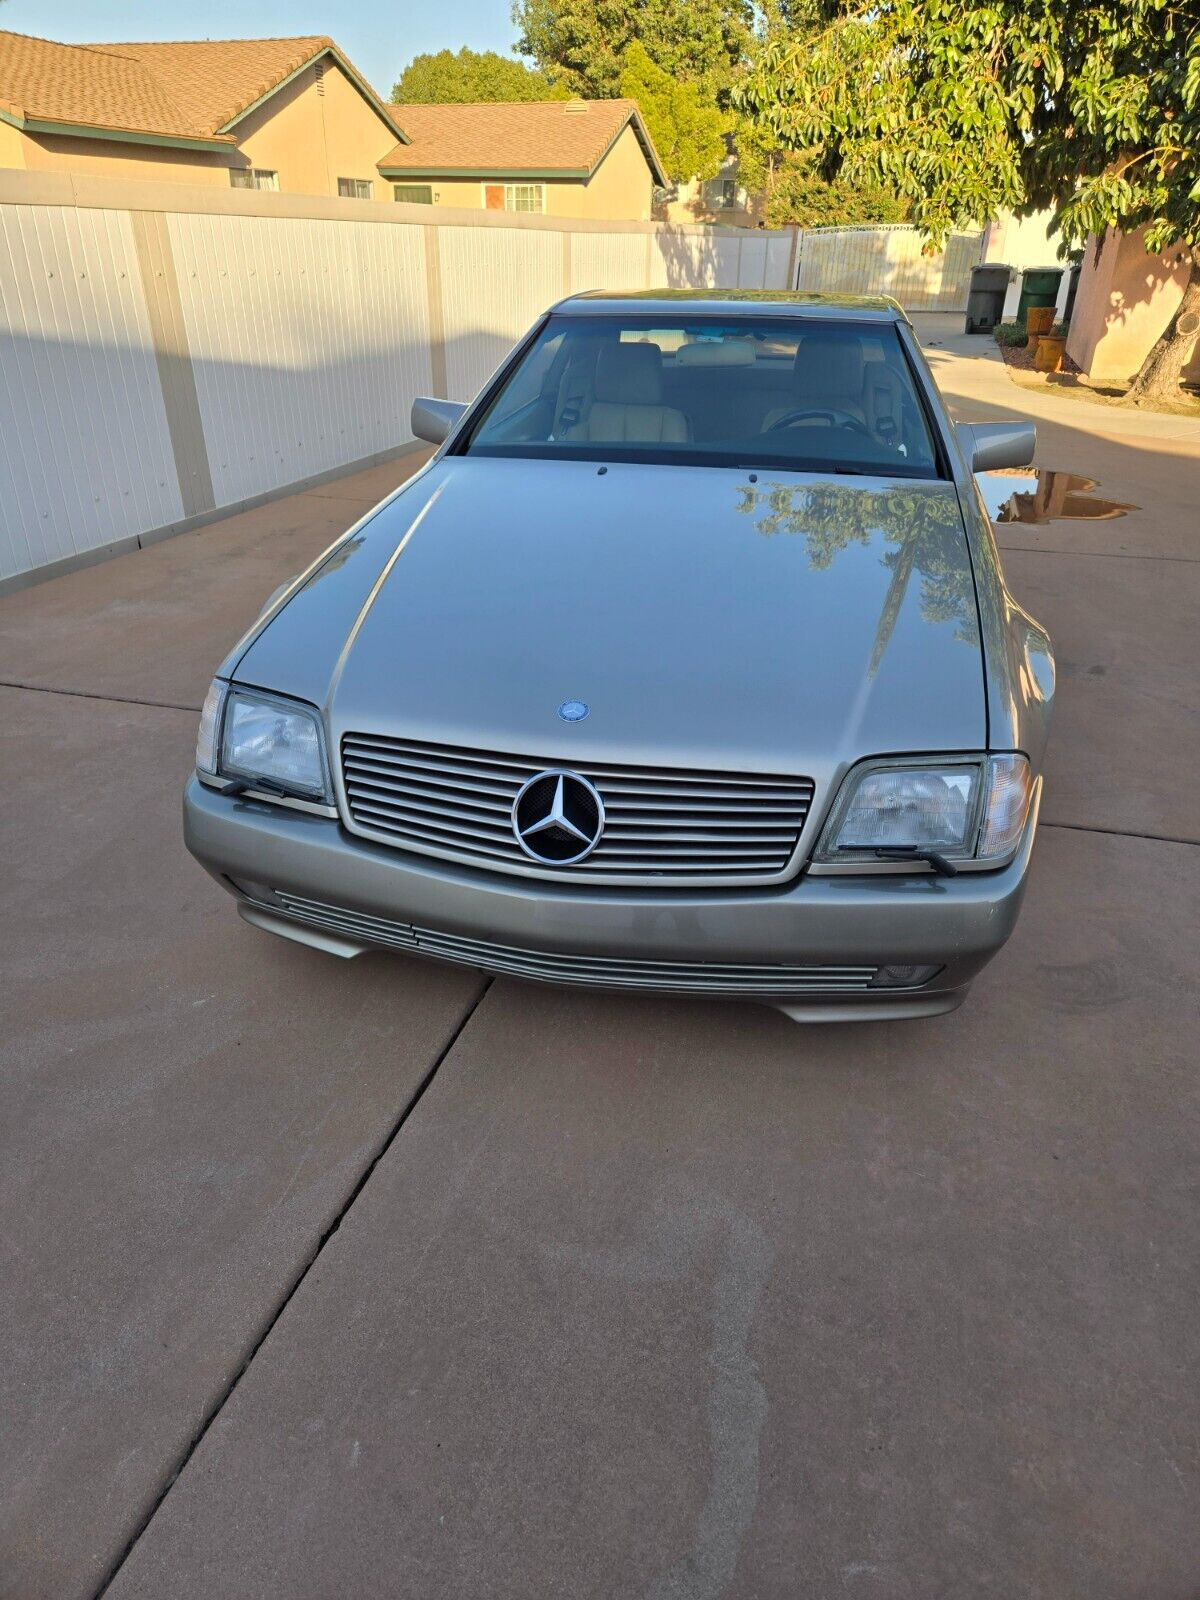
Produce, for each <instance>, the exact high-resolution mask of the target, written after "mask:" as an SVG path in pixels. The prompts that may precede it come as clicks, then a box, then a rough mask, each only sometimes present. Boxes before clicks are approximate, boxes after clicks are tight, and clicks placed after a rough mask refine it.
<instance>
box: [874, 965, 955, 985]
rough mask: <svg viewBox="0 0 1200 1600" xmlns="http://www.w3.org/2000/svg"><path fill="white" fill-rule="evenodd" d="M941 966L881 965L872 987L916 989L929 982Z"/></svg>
mask: <svg viewBox="0 0 1200 1600" xmlns="http://www.w3.org/2000/svg"><path fill="white" fill-rule="evenodd" d="M941 970H942V969H941V967H880V969H879V971H878V972H877V973H876V974H875V976H874V977H873V978H872V979H871V988H872V989H915V988H916V987H917V985H918V984H922V983H928V982H929V980H930V978H932V977H933V975H934V973H935V972H940V971H941Z"/></svg>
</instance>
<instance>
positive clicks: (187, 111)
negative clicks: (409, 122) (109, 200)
mask: <svg viewBox="0 0 1200 1600" xmlns="http://www.w3.org/2000/svg"><path fill="white" fill-rule="evenodd" d="M406 137H407V136H406V134H405V132H404V129H403V128H402V127H401V126H400V124H399V123H398V122H397V121H396V120H395V117H394V115H393V113H392V111H391V110H390V109H389V107H388V106H387V105H386V104H385V103H384V102H383V101H382V100H381V99H380V98H379V96H378V95H377V94H376V93H375V91H374V90H373V89H372V88H371V86H370V84H368V83H367V82H366V80H365V79H364V78H363V77H362V76H361V75H360V74H359V73H358V72H357V71H356V70H355V68H354V67H353V66H352V64H351V63H350V62H349V61H348V60H347V59H346V57H345V56H344V55H343V54H342V53H341V51H340V50H339V49H338V48H337V46H336V45H335V44H334V42H333V40H332V39H329V38H325V37H316V36H314V37H305V38H296V39H229V40H203V41H199V42H196V43H156V44H85V45H79V44H58V43H56V42H54V41H53V40H50V39H38V38H33V37H31V36H30V35H28V34H20V33H6V32H2V31H0V167H17V168H25V169H28V170H32V171H55V170H68V171H75V172H87V173H99V174H104V175H106V176H115V177H127V178H142V179H146V178H150V179H156V180H159V181H163V180H166V181H175V182H182V183H199V184H222V185H224V186H226V187H229V186H230V185H232V186H233V187H234V188H244V189H272V190H279V191H281V192H284V193H292V194H310V195H312V194H316V195H342V196H343V197H348V198H351V199H372V198H374V199H380V200H389V201H390V200H391V198H392V196H391V191H390V188H389V186H388V185H387V184H386V183H385V182H384V181H383V180H382V179H381V177H380V175H379V171H378V162H379V158H380V156H381V155H383V154H384V153H385V152H386V151H387V150H389V149H391V148H392V147H393V146H395V145H397V144H399V146H400V147H401V148H403V145H404V141H405V139H406Z"/></svg>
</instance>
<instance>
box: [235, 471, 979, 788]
mask: <svg viewBox="0 0 1200 1600" xmlns="http://www.w3.org/2000/svg"><path fill="white" fill-rule="evenodd" d="M236 676H237V678H238V679H240V680H241V681H244V682H248V683H253V684H257V685H258V686H260V687H262V688H267V689H274V690H277V691H279V692H283V693H287V694H292V695H295V696H297V697H298V698H301V699H305V700H309V701H312V702H314V703H316V704H318V705H321V706H323V707H324V708H325V711H326V714H327V717H328V722H329V731H330V734H331V738H332V740H333V744H334V747H335V748H336V745H337V741H338V740H339V739H340V736H341V734H342V733H344V732H347V731H354V730H358V731H373V732H380V733H391V734H395V735H398V736H403V737H405V738H410V739H419V740H430V741H433V742H436V743H450V744H463V745H471V746H475V747H479V748H485V749H489V750H497V751H504V752H510V753H513V754H524V755H528V756H532V757H535V758H546V759H547V760H593V761H595V760H608V761H614V760H616V761H621V760H627V761H631V762H651V763H654V764H657V765H671V766H676V765H677V766H691V767H709V768H714V769H721V768H732V769H735V770H745V771H760V772H791V773H797V774H799V773H805V774H808V775H811V776H813V777H818V776H820V775H823V774H828V773H830V772H831V771H832V770H833V769H835V768H837V767H839V766H842V765H844V764H845V763H846V762H848V761H853V760H855V759H858V758H860V757H862V756H865V755H874V754H878V753H885V752H886V753H893V752H904V751H940V750H961V749H979V748H982V747H983V746H984V745H985V743H986V737H987V725H986V707H985V699H984V680H983V671H982V663H981V655H980V646H979V630H978V618H977V612H976V604H975V591H974V584H973V581H972V573H971V562H970V557H969V553H968V549H967V542H966V536H965V533H964V530H963V523H962V516H961V511H960V508H959V504H958V500H957V496H956V493H955V490H954V486H953V485H952V484H949V483H943V482H924V481H917V480H907V479H906V480H895V479H879V478H860V477H855V478H849V477H834V478H830V479H822V478H820V477H817V476H810V475H805V476H799V475H787V476H786V477H782V476H781V477H779V478H777V479H772V478H768V477H766V476H759V478H758V480H757V481H754V480H753V479H752V478H751V477H750V475H749V474H748V473H746V472H738V471H730V470H726V469H719V468H677V467H669V466H643V465H629V464H623V463H622V464H613V465H611V466H609V467H607V468H597V466H596V465H595V464H592V463H587V462H578V461H572V462H553V461H517V460H511V459H477V458H454V457H449V458H444V459H443V460H441V461H439V462H435V463H434V464H433V465H432V466H431V467H430V468H429V469H428V470H427V471H425V472H424V473H422V474H421V476H420V477H419V478H418V479H417V480H415V481H414V482H413V483H411V484H410V485H409V486H408V487H407V488H405V489H404V490H402V491H401V492H400V493H399V494H397V495H395V496H393V498H392V499H391V500H390V501H387V502H385V503H384V505H383V506H382V507H381V508H380V509H379V510H378V512H377V513H376V514H375V515H374V517H373V518H372V519H371V520H370V521H369V522H368V523H367V524H366V525H365V526H364V527H362V528H360V529H359V530H358V531H357V532H356V533H355V534H353V535H352V536H351V537H350V539H348V540H346V541H344V542H343V543H342V544H341V545H339V546H338V547H337V548H336V549H335V550H334V551H333V553H332V555H331V557H330V559H329V560H327V561H326V563H325V564H324V565H323V566H322V567H321V568H320V569H318V570H317V571H316V572H315V573H314V574H313V575H312V576H311V577H310V578H309V580H308V581H307V583H306V584H305V585H303V586H302V588H301V589H300V590H299V591H298V593H297V594H296V595H295V596H294V597H293V598H292V599H291V600H290V601H289V602H288V603H287V604H286V605H285V606H284V607H283V609H282V610H281V611H280V612H279V613H278V614H277V615H276V616H275V617H274V618H273V619H272V620H271V621H270V622H269V623H268V624H267V625H266V627H265V628H264V629H263V630H262V632H261V633H260V634H259V635H258V636H257V638H255V639H254V640H253V641H252V642H251V644H250V646H249V648H248V649H247V650H246V651H245V653H244V654H243V655H242V657H241V659H240V661H239V662H238V664H237V668H236ZM566 700H579V701H582V702H584V703H585V704H586V705H587V706H588V707H589V708H590V710H589V715H588V716H587V717H586V719H585V720H583V721H579V722H576V723H573V724H568V723H567V722H565V721H563V720H562V719H561V718H560V717H559V715H558V708H559V706H560V705H561V704H562V703H563V702H564V701H566Z"/></svg>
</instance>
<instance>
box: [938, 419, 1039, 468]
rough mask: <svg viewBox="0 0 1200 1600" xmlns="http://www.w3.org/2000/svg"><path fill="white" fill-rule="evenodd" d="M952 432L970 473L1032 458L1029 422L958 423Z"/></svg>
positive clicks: (1020, 464)
mask: <svg viewBox="0 0 1200 1600" xmlns="http://www.w3.org/2000/svg"><path fill="white" fill-rule="evenodd" d="M954 431H955V433H957V435H958V442H959V445H960V447H961V449H962V453H963V455H965V456H966V458H967V462H968V464H969V465H970V467H971V470H972V471H973V472H992V471H994V470H995V469H996V468H997V467H1027V466H1028V465H1029V463H1030V462H1031V461H1032V460H1033V451H1034V447H1035V446H1036V444H1037V429H1036V428H1035V427H1034V425H1033V423H1032V422H973V423H965V422H960V423H959V424H958V425H957V427H956V428H955V430H954Z"/></svg>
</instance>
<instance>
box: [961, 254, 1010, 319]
mask: <svg viewBox="0 0 1200 1600" xmlns="http://www.w3.org/2000/svg"><path fill="white" fill-rule="evenodd" d="M1011 281H1012V268H1011V267H1008V266H1006V265H1005V264H1004V262H1003V261H989V262H988V263H987V265H986V266H979V267H972V268H971V288H970V291H969V293H968V295H967V328H966V331H967V332H968V333H991V331H992V329H993V328H994V327H995V326H996V324H997V323H998V322H999V321H1000V320H1001V318H1002V317H1003V316H1004V296H1005V295H1006V294H1007V293H1008V286H1009V283H1010V282H1011Z"/></svg>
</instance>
